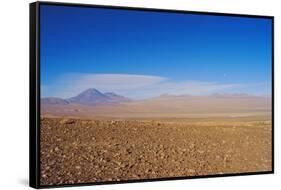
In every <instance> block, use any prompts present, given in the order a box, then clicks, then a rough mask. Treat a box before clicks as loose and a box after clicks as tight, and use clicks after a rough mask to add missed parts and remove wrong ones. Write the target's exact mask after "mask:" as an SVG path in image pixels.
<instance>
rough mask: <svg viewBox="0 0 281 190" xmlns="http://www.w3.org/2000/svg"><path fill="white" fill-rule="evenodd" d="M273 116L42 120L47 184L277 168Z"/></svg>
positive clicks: (43, 178) (43, 169)
mask: <svg viewBox="0 0 281 190" xmlns="http://www.w3.org/2000/svg"><path fill="white" fill-rule="evenodd" d="M271 151H272V150H271V122H270V119H269V118H267V117H262V116H256V117H254V116H251V117H250V116H249V117H241V118H237V117H235V118H219V117H214V118H211V119H210V118H209V119H202V118H197V119H196V118H194V119H172V118H171V119H132V118H130V119H93V120H88V119H71V118H42V119H41V185H54V184H72V183H89V182H102V181H120V180H134V179H151V178H166V177H178V176H198V175H212V174H227V173H242V172H260V171H270V170H271V164H272V163H271V159H272V158H271V155H272V152H271Z"/></svg>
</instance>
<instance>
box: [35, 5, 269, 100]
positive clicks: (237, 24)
mask: <svg viewBox="0 0 281 190" xmlns="http://www.w3.org/2000/svg"><path fill="white" fill-rule="evenodd" d="M40 11H41V12H40V13H41V14H40V19H41V20H40V29H41V33H40V43H41V44H40V45H41V46H40V51H41V52H40V59H41V60H40V61H41V86H42V89H41V90H42V96H43V97H46V96H58V97H63V98H67V97H71V96H74V95H76V94H77V93H79V92H81V91H83V90H85V89H86V88H97V89H98V90H101V91H114V92H116V93H119V94H121V95H125V96H129V97H131V98H137V99H141V98H149V97H153V96H158V95H161V94H176V95H179V94H191V95H208V94H212V93H249V94H255V95H270V92H271V69H272V68H271V46H272V45H271V20H270V19H262V18H245V17H226V16H210V15H198V14H180V13H173V14H171V13H164V12H158V13H157V12H144V11H134V10H127V11H126V10H122V11H121V10H113V9H100V8H99V9H96V8H82V7H66V6H54V5H41V9H40Z"/></svg>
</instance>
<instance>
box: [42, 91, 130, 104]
mask: <svg viewBox="0 0 281 190" xmlns="http://www.w3.org/2000/svg"><path fill="white" fill-rule="evenodd" d="M129 101H130V99H129V98H127V97H124V96H120V95H118V94H115V93H113V92H106V93H102V92H100V91H98V90H97V89H94V88H90V89H87V90H85V91H83V92H81V93H80V94H78V95H77V96H74V97H71V98H68V99H62V98H54V97H51V98H43V99H41V102H42V103H44V104H51V105H54V104H55V105H66V104H82V105H103V104H116V103H121V102H129Z"/></svg>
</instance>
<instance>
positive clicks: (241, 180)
mask: <svg viewBox="0 0 281 190" xmlns="http://www.w3.org/2000/svg"><path fill="white" fill-rule="evenodd" d="M67 1H68V2H76V3H88V4H108V5H120V6H122V5H123V6H138V7H151V8H166V9H183V10H193V11H213V12H225V13H241V14H260V15H272V16H275V74H276V75H275V76H276V77H275V84H276V85H275V90H276V91H275V97H278V96H280V95H281V91H280V90H281V89H280V88H279V86H278V85H279V83H280V79H281V73H280V64H279V62H280V59H279V55H280V48H281V47H280V45H281V42H280V35H281V28H280V27H281V21H280V19H281V8H280V7H281V3H280V1H279V0H275V1H274V0H204V1H198V0H185V1H184V0H153V1H152V0H135V1H132V0H107V1H106V0H67ZM29 2H31V1H24V0H2V1H1V4H0V34H1V35H0V65H1V68H0V189H3V190H8V189H13V190H17V189H28V188H29V187H28V128H29V126H28V97H29V92H28V81H29V70H28V68H29V65H28V64H29V33H28V31H29V19H28V17H29V5H28V3H29ZM275 106H276V109H275V113H276V114H275V139H276V140H275V161H276V162H275V174H269V175H257V176H242V177H223V178H208V179H192V180H177V181H166V182H146V183H132V184H120V185H101V186H88V187H79V188H78V187H77V188H76V187H75V188H71V189H73V190H75V189H98V190H108V189H111V190H114V189H136V190H137V189H207V188H208V189H216V190H219V189H235V190H237V189H256V190H258V189H273V188H274V189H278V186H279V188H280V187H281V174H280V164H279V159H280V155H279V153H280V152H279V151H278V148H279V147H280V140H281V138H280V135H279V132H280V130H279V126H280V124H281V117H280V116H281V115H280V111H281V110H280V108H281V105H280V101H279V99H277V98H275Z"/></svg>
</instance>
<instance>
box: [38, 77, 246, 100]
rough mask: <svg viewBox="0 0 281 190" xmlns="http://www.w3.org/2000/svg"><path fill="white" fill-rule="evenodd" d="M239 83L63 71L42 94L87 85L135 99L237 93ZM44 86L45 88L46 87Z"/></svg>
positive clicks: (68, 92) (75, 91)
mask: <svg viewBox="0 0 281 190" xmlns="http://www.w3.org/2000/svg"><path fill="white" fill-rule="evenodd" d="M243 86H244V85H241V84H222V83H217V82H208V81H173V80H171V79H168V78H165V77H161V76H149V75H132V74H82V73H69V74H64V75H62V76H61V77H59V78H58V79H57V81H56V82H55V84H54V85H48V86H46V85H43V88H42V89H44V91H43V93H42V94H43V96H57V97H62V98H69V97H72V96H75V95H77V94H79V93H80V92H82V91H84V90H86V89H88V88H96V89H97V90H100V91H102V92H115V93H117V94H120V95H123V96H127V97H130V98H135V99H143V98H150V97H155V96H159V95H162V94H172V95H183V94H189V95H207V94H212V93H218V92H233V91H234V92H236V91H238V92H239V89H242V88H244V87H243ZM46 89H47V90H46Z"/></svg>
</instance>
